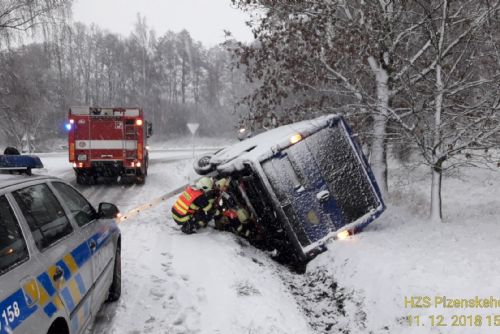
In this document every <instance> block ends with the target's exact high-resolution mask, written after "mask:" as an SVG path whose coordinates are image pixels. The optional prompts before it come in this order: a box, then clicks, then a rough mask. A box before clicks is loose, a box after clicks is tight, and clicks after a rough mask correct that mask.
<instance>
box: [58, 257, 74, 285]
mask: <svg viewBox="0 0 500 334" xmlns="http://www.w3.org/2000/svg"><path fill="white" fill-rule="evenodd" d="M56 266H59V267H61V269H62V270H63V277H64V279H65V280H66V282H67V281H69V279H70V278H71V270H69V268H68V266H67V265H66V263H64V261H62V260H60V261H58V262H57V263H56Z"/></svg>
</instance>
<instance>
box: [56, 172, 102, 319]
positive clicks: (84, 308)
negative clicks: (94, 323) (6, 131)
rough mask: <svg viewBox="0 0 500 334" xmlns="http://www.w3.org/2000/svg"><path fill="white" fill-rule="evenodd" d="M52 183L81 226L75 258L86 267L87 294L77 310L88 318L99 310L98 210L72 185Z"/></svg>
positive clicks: (79, 226)
mask: <svg viewBox="0 0 500 334" xmlns="http://www.w3.org/2000/svg"><path fill="white" fill-rule="evenodd" d="M51 185H52V186H53V187H54V188H55V190H56V192H57V194H58V195H59V198H61V199H63V200H62V202H63V205H64V206H65V209H66V211H67V212H68V215H69V216H70V217H71V218H72V220H73V221H74V223H75V224H76V225H78V228H79V245H78V247H77V249H75V250H74V258H75V260H76V262H77V264H79V265H81V266H82V267H83V268H84V270H82V271H81V278H82V284H81V287H82V291H84V292H85V294H84V297H83V298H82V299H81V301H80V303H81V305H79V307H78V310H77V311H76V312H77V316H78V317H79V318H86V317H88V316H89V315H90V314H94V312H97V309H95V308H94V307H93V304H94V290H95V279H96V276H97V275H96V272H95V270H94V262H95V253H96V248H97V243H96V242H95V239H96V238H95V233H96V231H95V225H96V211H95V209H94V208H93V207H92V205H91V204H90V203H89V202H88V201H87V200H86V199H85V197H83V196H82V195H81V194H80V193H79V192H78V191H76V190H75V189H74V188H72V187H71V186H69V185H67V184H65V183H63V182H59V181H53V182H52V183H51ZM72 325H73V324H72Z"/></svg>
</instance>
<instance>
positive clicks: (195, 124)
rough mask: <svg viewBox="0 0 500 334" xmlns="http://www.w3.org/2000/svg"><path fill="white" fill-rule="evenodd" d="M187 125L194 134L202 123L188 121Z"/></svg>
mask: <svg viewBox="0 0 500 334" xmlns="http://www.w3.org/2000/svg"><path fill="white" fill-rule="evenodd" d="M187 127H188V128H189V131H191V134H192V135H194V134H195V133H196V130H198V128H199V127H200V123H187Z"/></svg>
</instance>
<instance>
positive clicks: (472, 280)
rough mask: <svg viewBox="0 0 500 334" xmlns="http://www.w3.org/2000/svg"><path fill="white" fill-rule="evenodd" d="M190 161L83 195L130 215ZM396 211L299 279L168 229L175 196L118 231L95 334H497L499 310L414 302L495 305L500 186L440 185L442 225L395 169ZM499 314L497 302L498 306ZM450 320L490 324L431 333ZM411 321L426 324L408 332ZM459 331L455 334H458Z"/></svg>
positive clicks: (245, 251)
mask: <svg viewBox="0 0 500 334" xmlns="http://www.w3.org/2000/svg"><path fill="white" fill-rule="evenodd" d="M190 157H191V153H190V152H189V151H167V150H165V151H157V152H154V151H152V152H151V165H150V167H151V169H150V173H149V175H148V179H147V181H146V184H145V185H143V186H137V185H97V186H89V187H79V188H80V189H82V191H83V192H84V193H85V194H86V196H88V198H89V199H90V200H91V201H92V202H93V203H94V204H97V203H99V202H101V201H109V202H115V203H116V204H117V205H118V206H119V207H120V209H121V211H122V212H127V211H129V210H131V209H133V208H137V207H138V206H140V205H142V204H145V203H148V202H150V201H151V200H154V199H156V198H158V197H159V196H162V195H164V194H165V193H167V192H169V191H171V190H172V189H175V188H177V187H179V186H181V185H183V184H185V183H187V182H189V181H190V180H193V179H194V178H195V177H196V176H195V175H194V173H193V172H192V168H191V163H192V161H191V159H190ZM42 160H43V162H44V164H45V165H46V167H47V168H46V170H44V171H42V173H45V174H51V175H55V176H59V177H62V178H64V179H67V180H69V181H70V182H72V183H73V184H74V176H73V172H72V170H71V168H70V166H69V164H68V163H67V160H66V156H65V155H62V154H46V155H42ZM390 172H391V175H392V178H391V179H390V181H391V182H390V186H391V189H392V190H391V196H389V198H387V202H388V204H389V209H388V210H387V212H386V213H384V215H383V216H382V217H381V218H380V219H378V220H377V221H376V222H375V223H373V224H371V225H370V226H368V228H367V229H366V230H365V231H364V232H363V233H361V234H359V235H355V236H353V237H352V238H350V239H349V240H345V241H334V242H331V243H330V244H329V245H328V248H329V250H328V251H327V252H326V253H324V254H322V255H320V256H318V257H317V258H316V259H315V260H313V261H312V262H310V263H309V264H308V268H307V271H306V273H305V275H294V274H292V273H291V272H290V271H288V270H287V269H285V268H283V267H282V266H280V265H279V264H277V263H276V262H274V261H273V260H271V258H270V256H268V254H265V253H264V252H261V251H259V250H256V249H255V248H253V247H251V246H248V245H247V244H246V243H245V242H243V241H242V240H241V239H238V238H237V237H235V236H234V235H232V234H229V233H221V232H217V231H215V230H213V229H211V228H207V229H205V230H203V231H201V232H200V233H197V234H195V235H189V236H188V235H184V234H182V233H181V232H180V231H179V229H178V227H177V226H175V224H174V223H173V222H172V221H171V219H170V215H169V211H170V207H171V205H172V201H173V200H174V199H173V198H172V199H170V200H167V201H162V202H159V204H158V205H156V206H153V207H151V208H150V209H147V210H144V211H141V212H139V213H137V214H133V215H130V218H128V219H127V220H125V221H123V222H122V223H121V224H120V228H121V231H122V238H123V241H122V245H123V247H122V261H123V269H122V270H123V294H122V298H121V299H120V300H119V301H118V302H116V303H112V304H106V305H104V307H103V309H102V310H101V311H100V312H99V313H98V314H97V315H96V321H95V323H94V324H93V327H92V328H90V329H89V331H88V334H97V333H117V334H118V333H119V334H121V333H125V334H139V333H168V334H180V333H186V334H190V333H197V334H198V333H199V334H205V333H206V334H212V333H219V334H226V333H227V334H233V333H253V334H257V333H259V334H260V333H269V334H275V333H277V334H281V333H297V334H299V333H300V334H308V333H311V334H312V333H339V332H340V333H349V334H365V333H374V334H387V333H395V334H396V333H413V334H427V333H447V334H454V333H471V334H472V333H473V334H479V333H481V334H483V333H498V327H495V326H489V325H488V322H487V319H488V315H491V314H493V312H495V311H496V312H498V310H496V309H492V308H486V309H480V310H478V309H474V308H469V309H467V308H460V309H442V308H439V307H431V308H428V309H424V310H422V309H411V308H407V307H406V306H405V303H404V302H405V298H408V297H409V296H410V297H411V296H428V297H430V298H434V297H436V296H451V297H454V298H462V299H470V298H473V297H475V296H479V297H485V298H489V297H490V296H498V291H499V287H498V280H497V279H496V278H497V277H498V267H499V266H500V260H499V258H498V252H499V250H500V248H499V246H498V240H500V229H499V228H498V217H500V206H499V205H498V198H500V177H498V171H495V170H477V169H475V170H464V171H460V172H459V173H457V174H456V175H451V176H448V177H447V178H446V179H445V181H444V186H445V187H444V196H445V197H444V198H445V201H444V209H445V213H446V216H445V217H446V221H447V223H446V224H440V225H435V224H431V223H429V222H428V221H427V208H428V174H427V172H428V171H427V169H425V168H423V167H422V168H418V169H417V168H415V169H414V170H412V173H410V174H409V173H408V171H407V169H406V168H404V167H403V166H399V165H397V164H396V163H394V162H392V163H391V165H390ZM499 305H500V304H499ZM436 314H442V315H443V316H444V317H446V319H448V323H449V324H451V319H452V317H453V316H456V315H457V314H460V315H464V316H471V317H474V319H476V318H477V317H478V316H479V317H483V318H481V319H484V322H483V325H482V326H479V327H474V326H466V327H461V328H456V327H452V326H447V327H439V328H438V327H433V328H431V326H429V325H430V324H431V323H430V322H429V320H428V319H429V317H432V316H435V315H436ZM408 315H413V316H420V317H421V318H422V319H425V320H426V321H427V323H426V326H427V327H425V326H420V327H418V326H413V327H412V326H409V325H408V322H407V317H408ZM458 329H459V330H458Z"/></svg>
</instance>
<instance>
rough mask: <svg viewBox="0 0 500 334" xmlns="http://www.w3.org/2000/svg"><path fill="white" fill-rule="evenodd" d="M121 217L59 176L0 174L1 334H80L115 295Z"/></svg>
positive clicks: (118, 285) (117, 294) (112, 207)
mask: <svg viewBox="0 0 500 334" xmlns="http://www.w3.org/2000/svg"><path fill="white" fill-rule="evenodd" d="M118 214H119V213H118V209H117V207H116V206H115V205H113V204H110V203H101V204H99V208H98V210H97V211H96V210H95V209H94V208H93V207H92V205H91V204H89V202H88V201H87V200H86V199H85V198H84V197H83V196H82V195H81V194H80V193H79V192H78V191H77V190H75V189H74V188H73V187H71V186H70V185H68V184H67V183H65V182H64V181H62V180H60V179H57V178H52V177H26V176H21V175H19V176H17V175H16V176H15V175H0V334H4V333H23V334H24V333H26V334H29V333H37V334H39V333H43V334H45V333H48V334H55V333H81V332H83V331H84V330H85V328H86V327H87V325H88V324H89V323H90V322H91V321H92V319H93V317H94V316H95V315H96V313H97V311H98V310H99V308H100V307H101V305H102V303H104V302H105V301H106V300H108V301H115V300H117V299H118V298H119V297H120V293H121V262H120V245H121V238H120V231H119V229H118V227H117V225H116V220H115V219H114V218H115V217H116V216H117V215H118Z"/></svg>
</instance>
